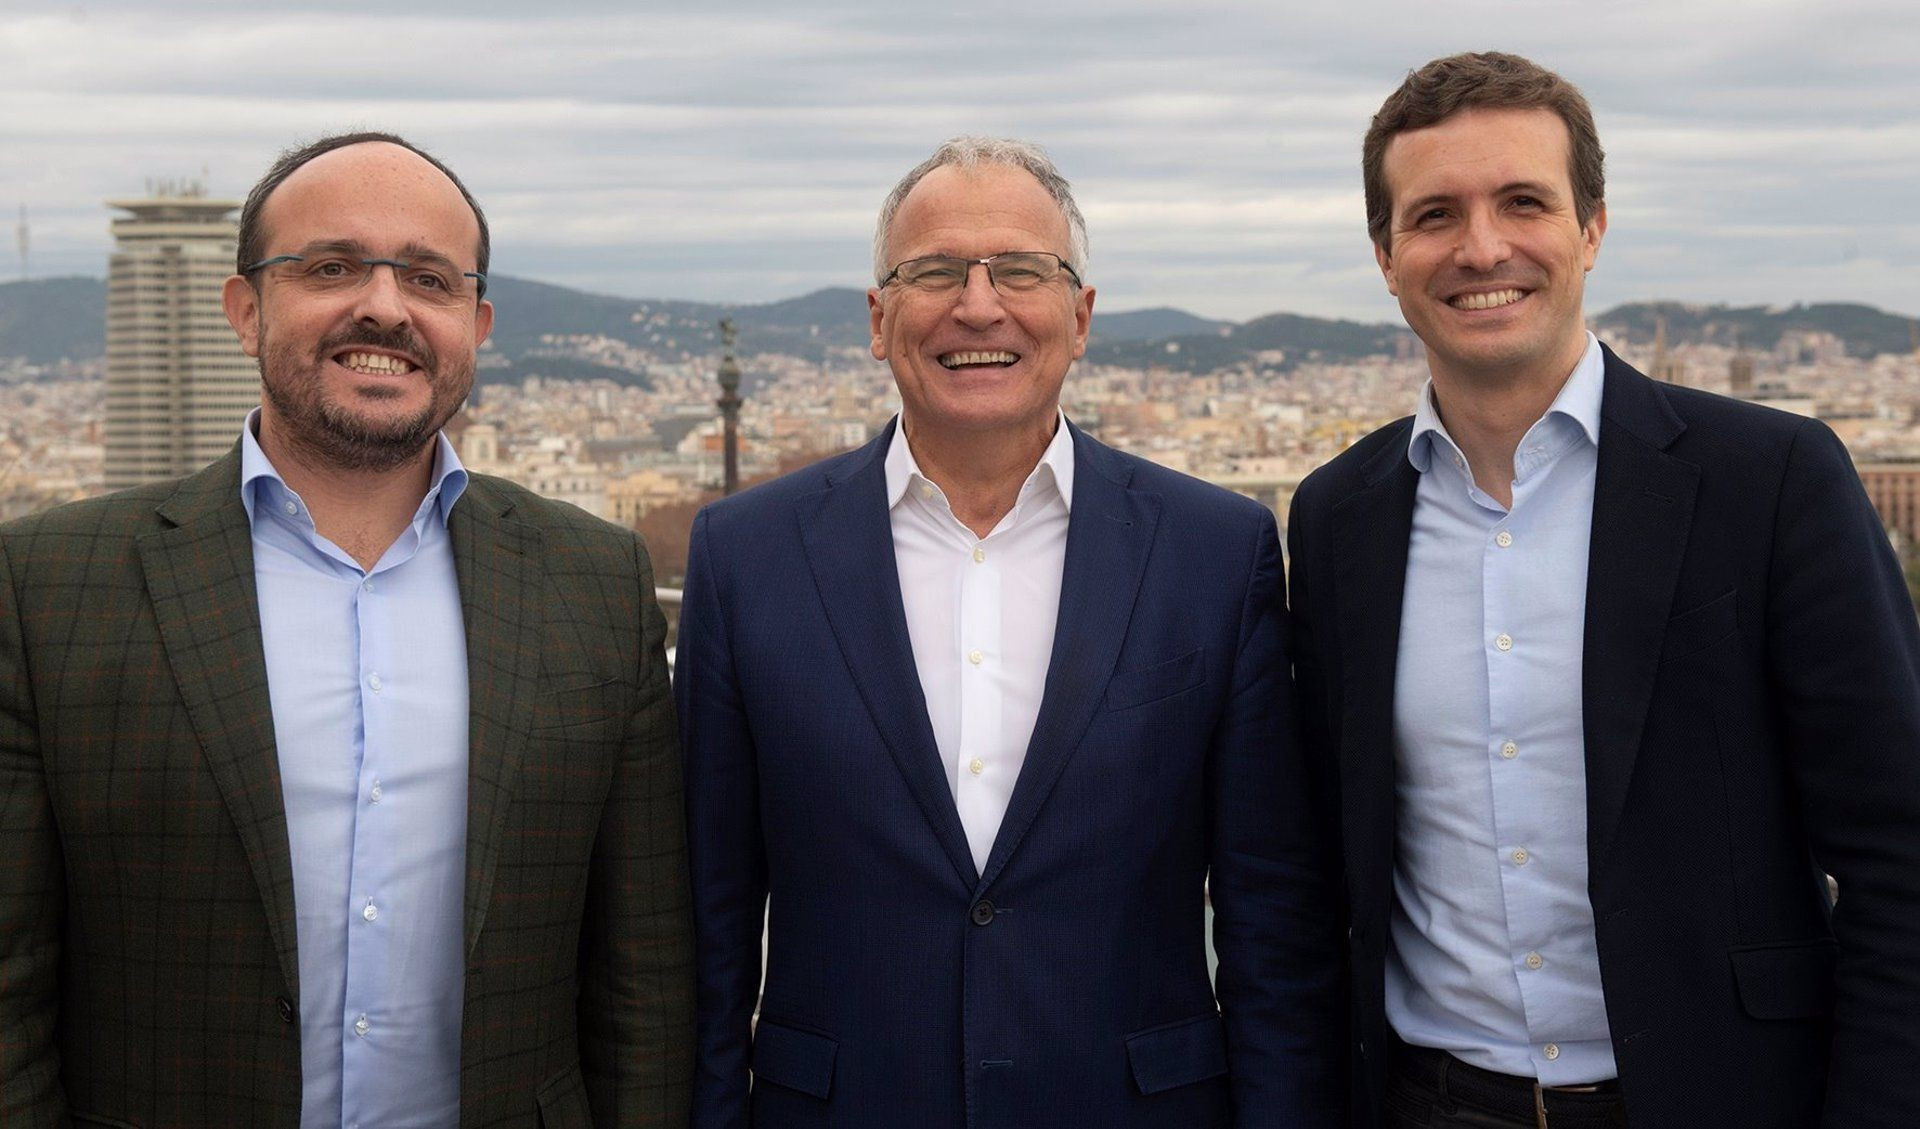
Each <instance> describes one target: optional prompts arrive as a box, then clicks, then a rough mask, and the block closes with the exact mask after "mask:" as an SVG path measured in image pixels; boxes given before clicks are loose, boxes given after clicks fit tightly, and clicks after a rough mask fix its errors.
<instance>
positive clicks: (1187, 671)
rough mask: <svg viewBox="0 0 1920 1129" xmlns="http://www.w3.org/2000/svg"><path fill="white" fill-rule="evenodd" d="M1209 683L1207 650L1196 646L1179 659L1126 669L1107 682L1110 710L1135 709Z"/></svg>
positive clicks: (1108, 706)
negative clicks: (1203, 683) (1206, 682)
mask: <svg viewBox="0 0 1920 1129" xmlns="http://www.w3.org/2000/svg"><path fill="white" fill-rule="evenodd" d="M1206 680H1207V649H1206V648H1205V647H1196V648H1194V649H1193V650H1191V651H1188V652H1187V653H1186V654H1184V655H1181V656H1180V657H1179V658H1177V659H1168V660H1167V661H1166V662H1163V663H1155V664H1153V665H1152V666H1145V667H1141V668H1140V669H1139V670H1125V671H1121V672H1120V673H1119V674H1116V675H1114V676H1113V678H1112V679H1110V680H1109V681H1108V682H1107V708H1108V709H1110V710H1126V709H1132V708H1133V707H1134V706H1144V705H1146V704H1147V703H1148V702H1157V701H1159V700H1160V699H1162V698H1171V697H1173V696H1174V695H1175V694H1178V693H1180V692H1181V691H1183V690H1191V689H1193V688H1194V687H1195V686H1198V685H1200V684H1201V683H1202V682H1205V681H1206Z"/></svg>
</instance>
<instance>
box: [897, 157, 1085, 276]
mask: <svg viewBox="0 0 1920 1129" xmlns="http://www.w3.org/2000/svg"><path fill="white" fill-rule="evenodd" d="M982 165H1006V166H1008V167H1010V168H1016V169H1022V170H1024V171H1026V172H1028V173H1031V174H1032V176H1033V179H1035V180H1037V181H1039V182H1040V187H1042V188H1044V189H1046V190H1047V195H1049V196H1051V197H1053V202H1054V203H1056V204H1058V205H1059V206H1060V216H1061V218H1062V219H1065V220H1066V221H1067V265H1068V266H1070V267H1072V268H1073V269H1074V272H1075V273H1077V274H1079V275H1080V277H1082V278H1085V277H1086V274H1087V221H1086V217H1084V216H1082V215H1081V214H1080V205H1078V204H1076V203H1074V202H1073V188H1072V187H1071V186H1070V185H1068V184H1067V178H1066V177H1064V176H1061V175H1060V170H1059V169H1056V168H1054V167H1053V162H1052V161H1051V160H1049V159H1048V158H1047V152H1046V150H1044V149H1042V148H1040V146H1038V145H1035V144H1033V143H1032V142H1031V141H1018V140H1015V139H1013V138H1011V137H976V136H971V135H968V136H962V137H952V138H948V139H947V140H946V141H945V142H943V143H942V144H941V146H940V148H938V149H935V150H934V151H933V156H931V157H928V158H927V159H926V160H924V161H921V162H920V163H919V164H917V165H915V166H914V167H913V171H912V172H909V173H908V174H907V175H906V176H903V177H901V178H900V183H899V184H896V185H894V186H893V191H892V192H889V193H887V202H886V203H884V204H882V205H880V222H879V223H878V224H876V225H875V226H874V229H873V280H874V282H876V283H877V282H879V281H880V280H881V279H883V278H885V277H886V276H887V270H888V267H887V229H888V228H889V227H891V226H893V217H894V216H896V215H898V214H899V212H900V205H901V204H902V203H903V202H905V200H906V198H907V194H908V193H909V192H912V191H913V186H914V185H916V184H919V183H920V181H921V179H922V178H924V177H925V176H926V175H927V174H928V173H930V172H932V171H933V170H935V169H938V168H945V167H947V166H952V167H954V168H957V169H962V170H966V171H972V170H974V169H977V168H979V167H980V166H982ZM1007 249H1008V250H1010V251H1024V250H1038V249H1039V248H1025V247H1009V248H1007Z"/></svg>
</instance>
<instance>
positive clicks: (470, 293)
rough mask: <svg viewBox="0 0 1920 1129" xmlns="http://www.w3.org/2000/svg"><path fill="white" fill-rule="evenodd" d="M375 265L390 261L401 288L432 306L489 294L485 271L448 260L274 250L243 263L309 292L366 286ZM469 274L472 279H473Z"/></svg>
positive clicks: (460, 303) (387, 264) (457, 303)
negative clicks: (457, 266)
mask: <svg viewBox="0 0 1920 1129" xmlns="http://www.w3.org/2000/svg"><path fill="white" fill-rule="evenodd" d="M376 267H392V268H393V277H394V278H395V279H396V280H398V281H399V283H400V291H401V293H403V294H405V295H407V297H409V298H412V299H416V300H418V301H420V302H424V303H426V304H427V305H430V306H446V307H453V306H463V305H465V304H467V303H468V302H473V301H478V300H479V299H481V298H484V297H486V296H487V276H486V275H484V274H481V273H480V272H479V271H471V270H468V271H456V270H454V269H453V268H452V267H451V266H448V265H445V264H440V263H423V262H408V261H406V260H404V259H358V258H354V257H353V256H351V255H313V256H308V255H274V256H273V257H271V258H266V259H261V260H260V261H259V262H257V263H249V264H247V265H246V266H244V267H241V268H240V273H241V274H253V273H255V272H256V271H266V270H271V271H273V272H274V273H275V275H276V276H277V277H279V278H280V279H282V280H283V281H285V282H287V283H290V284H291V285H293V286H296V287H299V288H300V289H302V290H305V291H307V292H308V293H311V294H339V293H344V292H346V291H349V290H358V289H360V288H361V287H362V286H365V285H366V284H367V280H368V279H370V278H372V277H373V272H374V269H375V268H376ZM468 279H472V280H473V282H472V283H471V284H469V283H468V281H467V280H468Z"/></svg>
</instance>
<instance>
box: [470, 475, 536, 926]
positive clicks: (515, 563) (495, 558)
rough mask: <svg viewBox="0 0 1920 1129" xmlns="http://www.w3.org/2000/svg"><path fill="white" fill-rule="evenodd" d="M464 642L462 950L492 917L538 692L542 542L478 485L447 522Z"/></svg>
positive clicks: (476, 481) (477, 482)
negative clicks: (495, 883) (490, 912)
mask: <svg viewBox="0 0 1920 1129" xmlns="http://www.w3.org/2000/svg"><path fill="white" fill-rule="evenodd" d="M447 529H448V534H449V536H450V537H451V539H452V542H453V559H454V572H455V573H456V575H457V577H458V581H459V587H460V609H461V618H462V620H463V621H464V624H465V627H466V636H467V702H468V706H467V749H468V753H467V875H466V900H465V910H464V940H465V951H466V952H467V953H468V954H471V953H472V952H473V947H474V945H475V944H476V943H478V941H479V939H480V930H481V927H482V926H483V925H484V924H485V922H486V918H487V907H488V902H489V900H490V899H491V897H492V894H493V879H494V874H495V872H496V870H497V869H498V867H499V862H500V842H501V838H502V836H503V835H504V833H505V829H506V822H507V816H508V813H509V812H510V811H511V810H512V807H513V804H512V799H513V790H514V785H515V782H516V780H517V778H518V776H519V773H520V765H521V762H522V760H523V758H524V757H525V754H526V746H527V740H528V735H529V734H530V733H531V731H532V727H533V714H534V707H535V704H536V700H537V697H538V695H539V692H540V668H541V653H542V643H543V631H542V627H541V621H540V619H539V617H538V614H537V611H536V609H538V608H540V607H543V606H545V605H544V602H543V601H542V599H541V594H540V588H541V584H542V577H543V564H542V554H541V550H542V546H543V542H542V539H541V537H540V534H539V532H538V531H537V530H535V529H533V528H532V527H530V526H527V525H524V524H522V523H520V522H517V521H513V520H510V519H509V518H508V517H507V511H506V510H505V509H503V508H500V507H499V506H498V505H497V503H496V501H495V499H494V497H493V495H492V494H491V492H490V491H488V490H487V488H486V486H485V485H484V483H481V482H480V481H479V480H475V481H474V483H473V484H472V485H470V486H469V487H468V490H467V493H466V495H465V496H463V497H462V498H461V499H460V501H459V503H458V504H456V505H455V507H454V510H453V514H452V515H451V517H450V519H449V521H448V523H447Z"/></svg>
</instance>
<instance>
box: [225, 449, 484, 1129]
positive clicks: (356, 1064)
mask: <svg viewBox="0 0 1920 1129" xmlns="http://www.w3.org/2000/svg"><path fill="white" fill-rule="evenodd" d="M258 416H259V412H258V411H255V412H254V414H253V415H252V416H250V417H248V420H247V427H246V431H245V434H244V435H243V436H242V438H241V441H240V442H241V455H240V497H241V501H242V503H243V504H244V505H245V506H246V509H247V517H248V520H249V522H250V523H251V525H252V530H253V560H254V578H255V581H256V582H257V584H258V586H259V598H260V632H261V636H262V639H263V641H264V642H265V644H266V660H267V687H268V695H269V697H270V699H271V701H272V705H273V733H274V741H275V743H276V744H277V745H278V748H279V757H280V779H281V789H282V793H283V797H284V799H285V802H286V810H287V838H288V840H289V846H290V847H291V850H292V855H293V900H294V907H295V912H296V917H297V923H298V928H297V939H298V946H299V953H300V960H299V968H300V1070H301V1079H302V1086H303V1095H302V1100H301V1116H300V1124H301V1127H302V1129H323V1127H324V1129H341V1127H343V1126H359V1127H362V1129H374V1127H375V1126H379V1127H381V1129H388V1127H400V1126H420V1127H427V1126H433V1127H442V1126H446V1127H450V1126H455V1125H457V1124H458V1123H459V1120H460V1015H461V999H462V991H463V988H464V985H465V960H464V953H463V951H462V929H463V922H462V909H463V907H464V902H465V876H466V837H467V657H466V651H467V647H466V631H465V628H464V626H463V621H462V618H461V610H460V589H459V585H458V583H457V581H456V579H455V576H454V569H453V549H452V545H451V542H450V541H449V540H448V537H447V515H448V514H449V513H451V512H452V510H453V504H454V502H455V501H457V500H458V499H459V497H460V494H461V492H462V491H463V490H465V488H466V483H467V472H466V471H465V470H464V469H463V468H462V467H461V465H460V460H459V458H458V457H457V456H456V455H455V454H454V451H453V445H452V444H451V443H449V442H447V440H446V437H445V436H441V437H440V439H439V441H438V450H437V453H436V455H435V462H434V472H433V479H432V483H433V485H432V488H431V489H430V490H429V491H428V492H427V496H426V498H425V500H424V501H422V502H421V503H420V508H419V510H418V511H417V512H416V513H415V514H414V516H413V521H412V523H411V524H410V525H409V526H408V527H407V529H406V530H405V531H404V532H403V533H401V535H400V537H399V539H398V540H396V541H395V542H394V543H393V545H392V546H391V547H390V548H388V550H387V551H386V554H385V555H384V556H382V557H381V558H380V561H379V563H377V564H376V565H375V566H374V567H373V568H372V569H371V570H362V569H361V567H360V566H359V565H358V564H356V563H355V562H354V560H353V558H352V557H350V556H348V555H347V554H346V553H345V552H344V551H342V550H341V549H340V548H339V547H338V546H336V545H334V544H333V543H332V542H331V541H328V540H327V539H326V538H324V537H322V536H320V534H319V533H318V532H316V531H315V529H314V526H313V519H312V517H311V516H310V515H309V514H308V512H307V506H306V503H305V502H303V501H302V500H301V499H300V497H299V495H297V494H295V493H294V492H293V491H292V490H290V489H288V488H287V485H286V483H285V482H284V481H283V480H282V479H281V478H280V475H279V474H278V473H276V472H275V471H274V469H273V466H272V464H271V463H269V462H268V461H267V457H266V455H265V453H264V452H263V451H262V450H261V449H260V444H259V442H258V440H256V439H255V438H254V429H255V428H256V427H257V426H258V422H257V420H258Z"/></svg>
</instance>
